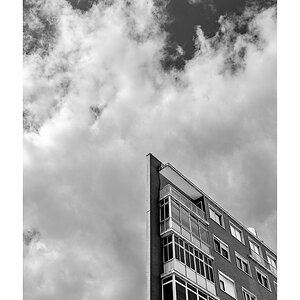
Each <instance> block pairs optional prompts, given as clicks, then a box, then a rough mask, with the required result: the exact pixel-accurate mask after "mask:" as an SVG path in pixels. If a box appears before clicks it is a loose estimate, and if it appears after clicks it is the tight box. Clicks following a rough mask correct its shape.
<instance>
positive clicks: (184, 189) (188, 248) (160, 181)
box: [146, 154, 277, 300]
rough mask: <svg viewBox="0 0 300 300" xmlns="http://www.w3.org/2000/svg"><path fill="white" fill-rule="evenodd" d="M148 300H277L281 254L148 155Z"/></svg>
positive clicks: (166, 165) (172, 170) (178, 173)
mask: <svg viewBox="0 0 300 300" xmlns="http://www.w3.org/2000/svg"><path fill="white" fill-rule="evenodd" d="M146 215H147V300H218V299H221V300H232V299H238V300H275V299H276V298H277V256H276V253H275V252H274V251H273V250H272V249H270V248H269V247H268V246H267V245H265V244H264V243H263V242H262V241H261V240H260V239H259V238H258V237H257V236H256V233H255V230H254V229H253V228H248V229H247V228H246V227H244V226H243V225H242V224H241V223H239V222H238V221H237V220H236V219H235V218H234V217H232V216H231V215H230V214H229V213H228V212H226V211H225V210H224V209H223V208H222V207H221V206H220V205H218V204H217V203H216V202H215V201H213V200H212V199H211V198H210V197H209V196H208V195H206V194H205V193H204V192H203V191H202V190H200V189H199V188H198V187H197V186H195V185H194V184H193V183H192V182H191V181H189V180H188V179H187V178H186V177H185V176H184V175H182V174H181V173H180V172H179V171H178V170H177V169H175V168H174V167H173V166H172V165H171V164H169V163H167V164H163V163H161V162H160V161H159V160H158V159H157V158H155V157H154V156H153V155H152V154H148V155H147V213H146Z"/></svg>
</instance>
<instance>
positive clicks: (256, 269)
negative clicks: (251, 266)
mask: <svg viewBox="0 0 300 300" xmlns="http://www.w3.org/2000/svg"><path fill="white" fill-rule="evenodd" d="M255 271H256V279H257V282H258V283H259V284H260V285H261V286H263V287H264V288H265V289H266V290H268V291H269V292H272V289H271V284H270V279H269V276H268V275H267V274H266V273H264V272H263V271H261V270H260V269H259V268H257V267H255ZM257 272H258V273H261V275H264V276H265V277H267V280H268V283H269V288H267V287H265V286H264V285H262V284H261V283H260V282H259V280H258V276H257Z"/></svg>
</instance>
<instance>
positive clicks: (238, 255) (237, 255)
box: [234, 251, 253, 278]
mask: <svg viewBox="0 0 300 300" xmlns="http://www.w3.org/2000/svg"><path fill="white" fill-rule="evenodd" d="M234 254H235V262H236V266H237V268H238V269H239V270H241V271H242V272H243V273H245V274H247V275H248V276H250V277H251V278H253V276H252V271H251V265H250V263H249V260H248V259H246V258H245V257H244V256H243V255H241V254H239V253H238V252H236V251H234ZM237 257H239V258H240V259H241V260H243V261H245V262H247V263H248V267H249V272H250V274H248V273H247V272H245V271H244V270H242V269H240V268H239V267H238V265H237V261H236V258H237Z"/></svg>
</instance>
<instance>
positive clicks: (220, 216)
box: [158, 163, 277, 264]
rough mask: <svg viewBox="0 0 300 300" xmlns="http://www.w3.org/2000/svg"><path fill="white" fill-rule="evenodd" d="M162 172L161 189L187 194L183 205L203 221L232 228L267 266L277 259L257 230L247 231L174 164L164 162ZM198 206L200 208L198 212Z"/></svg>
mask: <svg viewBox="0 0 300 300" xmlns="http://www.w3.org/2000/svg"><path fill="white" fill-rule="evenodd" d="M158 171H159V174H160V177H161V183H162V186H161V189H163V188H165V189H166V188H167V186H168V185H169V186H172V187H175V189H173V192H174V193H176V190H178V191H179V192H180V193H181V194H183V195H184V197H182V199H180V200H182V201H181V202H182V203H183V204H185V205H186V206H188V208H189V209H191V210H192V211H194V212H195V213H197V215H198V216H200V217H201V218H202V221H204V222H205V221H206V220H208V221H209V222H210V223H214V224H217V226H220V227H222V228H224V229H228V231H230V232H231V234H232V235H233V236H234V237H235V238H236V239H238V240H239V241H240V242H241V243H243V244H246V242H247V244H248V243H249V244H250V248H251V253H252V254H253V256H254V259H256V257H255V256H259V255H260V256H261V258H262V260H265V262H266V263H268V261H269V263H270V261H272V258H274V259H275V260H276V257H277V255H276V252H275V251H274V250H272V249H271V248H270V247H269V246H268V245H266V244H265V243H264V242H263V241H262V240H261V239H259V238H258V236H257V235H256V233H255V230H253V229H252V228H247V227H245V226H244V225H243V224H241V223H240V222H239V221H238V220H237V219H236V218H234V217H233V216H232V215H231V214H230V213H229V212H227V211H226V210H225V209H224V208H222V207H221V206H220V205H219V204H218V203H217V202H215V201H214V200H213V199H212V198H210V197H209V196H208V195H207V194H206V193H204V192H203V191H202V190H201V189H200V188H198V187H197V186H196V185H195V184H194V183H192V182H191V181H190V180H189V179H188V178H187V177H185V176H184V175H183V174H182V173H181V172H180V171H178V170H177V169H176V168H175V167H174V166H172V165H171V164H170V163H166V164H163V163H161V166H160V168H159V170H158ZM186 199H188V200H189V201H190V203H191V204H190V203H189V201H186ZM184 201H186V202H184ZM195 207H197V208H196V209H195ZM256 254H257V255H256ZM265 262H264V261H262V264H265Z"/></svg>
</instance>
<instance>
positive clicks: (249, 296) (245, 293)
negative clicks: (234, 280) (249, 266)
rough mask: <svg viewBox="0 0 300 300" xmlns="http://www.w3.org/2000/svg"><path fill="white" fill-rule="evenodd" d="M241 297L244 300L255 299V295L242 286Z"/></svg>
mask: <svg viewBox="0 0 300 300" xmlns="http://www.w3.org/2000/svg"><path fill="white" fill-rule="evenodd" d="M242 293H243V299H244V300H257V298H256V296H255V295H253V294H252V293H250V292H249V291H248V290H246V289H245V288H243V287H242Z"/></svg>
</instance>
